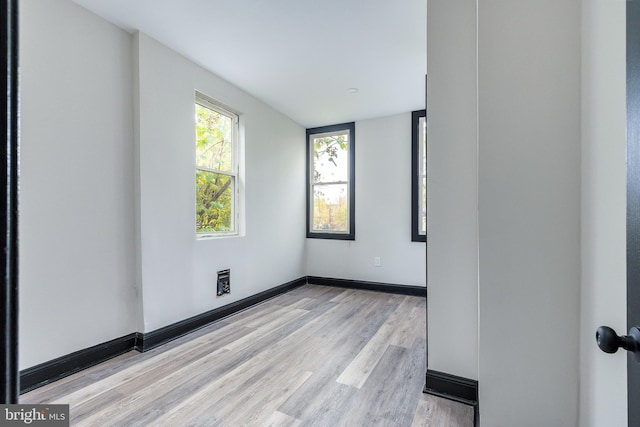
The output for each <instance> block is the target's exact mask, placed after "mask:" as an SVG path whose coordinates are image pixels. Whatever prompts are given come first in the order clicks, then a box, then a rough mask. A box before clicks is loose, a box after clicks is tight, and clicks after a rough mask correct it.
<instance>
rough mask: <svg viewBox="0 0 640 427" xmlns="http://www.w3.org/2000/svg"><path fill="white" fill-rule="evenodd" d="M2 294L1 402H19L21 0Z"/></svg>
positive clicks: (10, 84) (9, 122)
mask: <svg viewBox="0 0 640 427" xmlns="http://www.w3.org/2000/svg"><path fill="white" fill-rule="evenodd" d="M1 7H2V19H1V21H2V47H1V49H2V53H3V57H4V59H5V63H4V66H3V67H2V86H3V87H2V93H3V97H5V98H4V100H3V102H2V117H4V118H5V119H4V120H2V129H3V133H4V134H5V135H6V139H5V143H4V144H1V145H2V159H3V160H2V169H3V170H2V183H1V184H0V186H1V187H2V196H1V199H2V202H0V203H2V212H3V218H4V220H3V221H2V230H1V231H0V235H1V237H0V239H2V243H1V244H2V248H3V254H4V257H3V261H2V273H1V274H2V285H1V286H2V289H1V291H0V292H1V293H2V297H0V335H1V339H2V348H1V349H0V365H2V377H1V378H0V403H18V389H19V383H20V377H19V375H18V156H19V149H20V144H19V130H20V124H19V120H18V116H19V102H18V101H19V86H18V72H19V68H18V0H2V6H1Z"/></svg>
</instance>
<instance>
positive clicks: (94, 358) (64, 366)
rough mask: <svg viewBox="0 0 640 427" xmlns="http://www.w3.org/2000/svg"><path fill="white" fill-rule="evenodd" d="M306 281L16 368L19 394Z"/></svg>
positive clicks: (167, 338)
mask: <svg viewBox="0 0 640 427" xmlns="http://www.w3.org/2000/svg"><path fill="white" fill-rule="evenodd" d="M306 283H307V279H306V277H301V278H300V279H296V280H293V281H291V282H288V283H285V284H283V285H280V286H276V287H274V288H271V289H267V290H266V291H263V292H260V293H258V294H255V295H252V296H250V297H247V298H244V299H241V300H239V301H235V302H232V303H231V304H227V305H225V306H222V307H219V308H216V309H214V310H211V311H207V312H206V313H202V314H199V315H197V316H194V317H190V318H189V319H185V320H183V321H180V322H177V323H174V324H172V325H169V326H165V327H164V328H161V329H157V330H155V331H151V332H148V333H141V332H134V333H132V334H129V335H126V336H124V337H121V338H116V339H114V340H111V341H108V342H105V343H102V344H98V345H95V346H93V347H89V348H85V349H83V350H79V351H76V352H75V353H71V354H68V355H66V356H62V357H59V358H57V359H54V360H50V361H48V362H45V363H42V364H40V365H36V366H33V367H31V368H28V369H24V370H23V371H20V394H23V393H26V392H28V391H31V390H34V389H36V388H38V387H41V386H43V385H45V384H49V383H51V382H53V381H57V380H59V379H61V378H64V377H67V376H69V375H72V374H75V373H76V372H80V371H82V370H83V369H87V368H90V367H91V366H94V365H97V364H98V363H102V362H104V361H106V360H109V359H112V358H114V357H116V356H119V355H121V354H124V353H126V352H128V351H131V350H138V351H141V352H143V351H147V350H149V349H152V348H154V347H157V346H159V345H162V344H164V343H166V342H169V341H171V340H174V339H176V338H179V337H181V336H183V335H186V334H188V333H190V332H193V331H195V330H197V329H200V328H202V327H204V326H206V325H208V324H210V323H212V322H215V321H216V320H219V319H222V318H223V317H226V316H229V315H231V314H234V313H236V312H238V311H241V310H244V309H245V308H247V307H250V306H252V305H255V304H258V303H260V302H262V301H265V300H267V299H269V298H271V297H274V296H276V295H278V294H281V293H284V292H287V291H289V290H291V289H294V288H297V287H298V286H302V285H305V284H306Z"/></svg>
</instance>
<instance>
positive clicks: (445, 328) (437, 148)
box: [427, 0, 478, 379]
mask: <svg viewBox="0 0 640 427" xmlns="http://www.w3.org/2000/svg"><path fill="white" fill-rule="evenodd" d="M475 4H476V2H475V0H461V1H451V0H429V2H428V4H427V7H428V21H427V33H428V34H427V75H428V92H429V93H428V97H427V116H428V118H427V119H428V126H427V132H428V135H427V145H428V148H427V169H428V184H427V185H428V192H427V198H428V200H427V209H428V212H427V221H428V226H427V228H428V238H427V245H428V260H427V262H428V289H429V290H428V294H429V297H428V299H427V305H428V309H427V313H428V329H429V330H428V334H427V336H428V340H429V342H428V367H429V369H430V370H436V371H443V372H446V373H449V374H454V375H459V376H462V377H465V378H471V379H477V378H478V241H477V234H478V228H477V227H478V225H477V222H478V211H477V206H478V193H477V185H478V183H477V171H478V169H477V110H476V6H475Z"/></svg>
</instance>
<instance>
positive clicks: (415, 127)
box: [411, 109, 427, 242]
mask: <svg viewBox="0 0 640 427" xmlns="http://www.w3.org/2000/svg"><path fill="white" fill-rule="evenodd" d="M421 117H424V118H425V120H426V119H427V110H426V109H425V110H417V111H412V112H411V241H412V242H426V241H427V233H426V231H425V234H420V228H419V226H418V221H419V219H420V216H419V211H420V204H419V202H418V196H417V195H418V194H419V191H420V166H419V164H420V133H419V132H420V129H419V125H420V118H421ZM425 155H426V141H425ZM425 206H426V200H425Z"/></svg>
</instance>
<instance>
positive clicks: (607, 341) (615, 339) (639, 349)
mask: <svg viewBox="0 0 640 427" xmlns="http://www.w3.org/2000/svg"><path fill="white" fill-rule="evenodd" d="M596 342H597V343H598V347H600V350H602V351H604V352H605V353H615V352H616V351H618V349H619V348H620V347H622V348H623V349H625V350H627V351H630V352H632V353H634V354H635V356H636V360H638V361H640V328H638V327H637V326H634V327H632V328H631V329H629V335H624V336H618V334H617V333H616V331H614V330H613V329H611V328H610V327H608V326H600V327H599V328H598V330H597V331H596Z"/></svg>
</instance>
